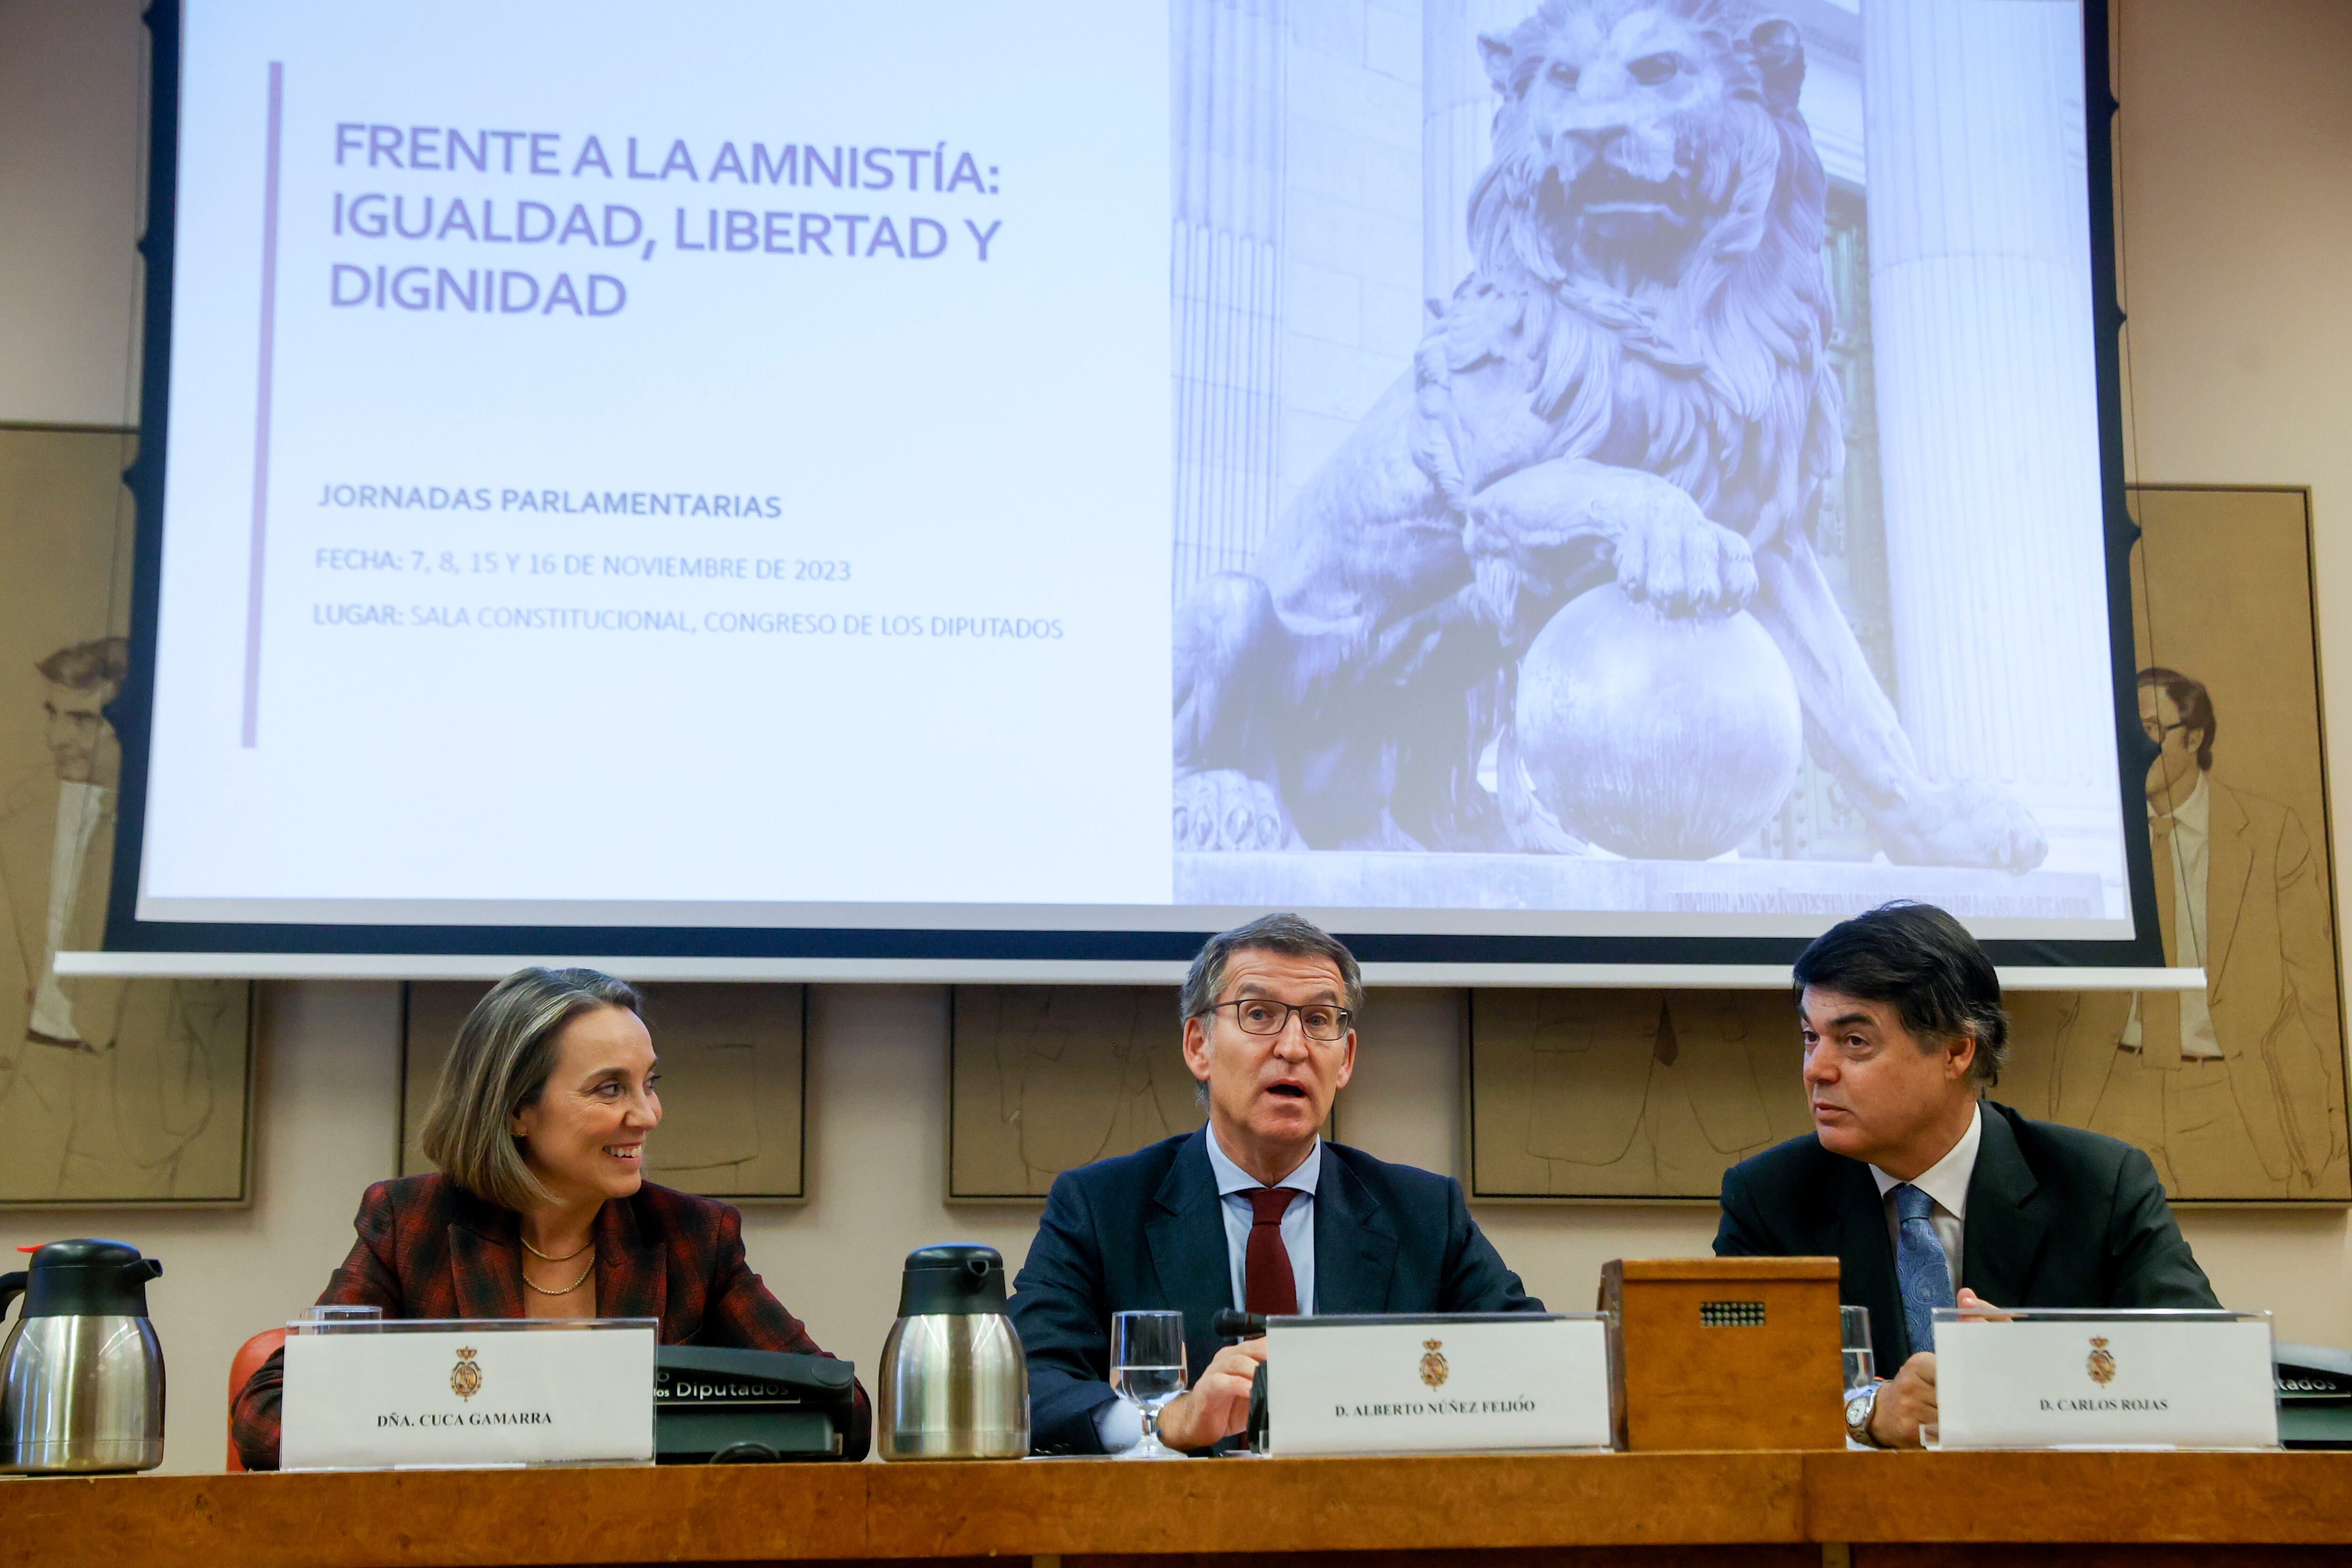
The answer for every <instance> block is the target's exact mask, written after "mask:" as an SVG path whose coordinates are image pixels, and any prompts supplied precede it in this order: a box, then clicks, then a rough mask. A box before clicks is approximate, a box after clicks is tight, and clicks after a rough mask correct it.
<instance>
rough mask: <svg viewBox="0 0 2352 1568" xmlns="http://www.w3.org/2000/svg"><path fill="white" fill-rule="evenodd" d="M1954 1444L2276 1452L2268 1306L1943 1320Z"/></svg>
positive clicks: (1942, 1401) (1945, 1436) (1948, 1422)
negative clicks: (2202, 1312) (2236, 1313)
mask: <svg viewBox="0 0 2352 1568" xmlns="http://www.w3.org/2000/svg"><path fill="white" fill-rule="evenodd" d="M1936 1416H1937V1445H1938V1446H1939V1447H1946V1448H2142V1447H2165V1448H2271V1447H2277V1446H2278V1404H2277V1399H2276V1394H2275V1392H2274V1389H2273V1378H2272V1372H2271V1324H2270V1319H2269V1316H2268V1315H2267V1314H2262V1315H2254V1314H2248V1315H2247V1316H2244V1317H2241V1318H2228V1317H2219V1316H2210V1315H2207V1316H2200V1317H2183V1316H2180V1315H2178V1314H2174V1313H2169V1312H2149V1313H2147V1314H2136V1313H2129V1312H2125V1313H2116V1314H2113V1315H2106V1314H2092V1313H2084V1314H2080V1315H2068V1316H2058V1315H2054V1314H2053V1315H2042V1314H2024V1315H2021V1317H2019V1318H2018V1319H2017V1320H2016V1321H2011V1322H1958V1321H1951V1322H1948V1321H1942V1320H1941V1319H1940V1318H1939V1319H1938V1321H1937V1324H1936Z"/></svg>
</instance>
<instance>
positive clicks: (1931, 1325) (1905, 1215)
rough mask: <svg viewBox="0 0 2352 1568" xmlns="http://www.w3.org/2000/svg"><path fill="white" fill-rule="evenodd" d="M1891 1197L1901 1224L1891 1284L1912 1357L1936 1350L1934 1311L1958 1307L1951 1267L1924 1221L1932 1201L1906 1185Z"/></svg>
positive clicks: (1932, 1208)
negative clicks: (1900, 1301) (1900, 1303)
mask: <svg viewBox="0 0 2352 1568" xmlns="http://www.w3.org/2000/svg"><path fill="white" fill-rule="evenodd" d="M1894 1193H1895V1217H1896V1218H1897V1219H1900V1220H1901V1221H1902V1222H1903V1223H1902V1224H1901V1225H1900V1226H1897V1227H1896V1229H1895V1288H1896V1289H1899V1290H1900V1291H1901V1292H1902V1293H1903V1327H1904V1329H1905V1330H1906V1331H1907V1332H1908V1334H1909V1335H1910V1339H1911V1349H1912V1351H1913V1352H1914V1353H1916V1352H1920V1351H1931V1350H1934V1349H1935V1348H1936V1319H1935V1316H1934V1313H1935V1310H1936V1309H1937V1308H1938V1307H1951V1306H1957V1305H1958V1300H1957V1299H1956V1298H1954V1296H1953V1295H1952V1266H1951V1265H1950V1263H1948V1261H1946V1259H1945V1258H1944V1244H1943V1243H1942V1242H1940V1241H1938V1240H1937V1239H1936V1227H1935V1226H1934V1225H1933V1224H1931V1223H1929V1221H1928V1218H1927V1216H1928V1215H1931V1214H1933V1213H1934V1212H1935V1210H1936V1200H1935V1199H1933V1198H1931V1197H1929V1196H1928V1195H1927V1194H1925V1193H1923V1192H1921V1191H1920V1190H1919V1189H1918V1188H1916V1187H1915V1186H1913V1185H1912V1184H1910V1183H1908V1182H1905V1183H1904V1184H1902V1185H1900V1186H1898V1187H1896V1188H1895V1189H1894Z"/></svg>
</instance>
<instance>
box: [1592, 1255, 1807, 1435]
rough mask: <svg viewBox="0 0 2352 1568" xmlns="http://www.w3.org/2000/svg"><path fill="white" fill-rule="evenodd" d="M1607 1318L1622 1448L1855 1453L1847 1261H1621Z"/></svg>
mask: <svg viewBox="0 0 2352 1568" xmlns="http://www.w3.org/2000/svg"><path fill="white" fill-rule="evenodd" d="M1601 1310H1602V1311H1604V1312H1610V1313H1613V1314H1615V1323H1614V1326H1613V1327H1612V1329H1611V1331H1610V1335H1611V1341H1612V1344H1611V1348H1612V1351H1613V1352H1614V1355H1613V1360H1612V1367H1611V1373H1610V1388H1609V1396H1610V1405H1611V1414H1612V1415H1613V1416H1614V1418H1615V1421H1616V1426H1617V1442H1618V1446H1619V1447H1622V1448H1626V1449H1629V1450H1633V1451H1641V1450H1644V1449H1652V1450H1654V1449H1662V1448H1843V1447H1845V1416H1844V1403H1845V1402H1844V1400H1843V1397H1842V1395H1843V1388H1842V1387H1841V1384H1843V1366H1844V1363H1843V1358H1842V1356H1841V1354H1840V1352H1839V1348H1838V1260H1837V1259H1836V1258H1622V1259H1619V1260H1617V1261H1615V1262H1611V1263H1606V1264H1603V1265H1602V1266H1601Z"/></svg>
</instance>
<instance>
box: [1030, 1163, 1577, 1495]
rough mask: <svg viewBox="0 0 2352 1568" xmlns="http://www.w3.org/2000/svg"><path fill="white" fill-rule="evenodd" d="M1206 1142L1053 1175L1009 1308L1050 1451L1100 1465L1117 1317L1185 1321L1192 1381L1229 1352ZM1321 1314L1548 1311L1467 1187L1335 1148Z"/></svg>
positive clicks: (1323, 1206)
mask: <svg viewBox="0 0 2352 1568" xmlns="http://www.w3.org/2000/svg"><path fill="white" fill-rule="evenodd" d="M1208 1138H1209V1133H1208V1129H1206V1128H1205V1127H1204V1128H1202V1130H1201V1131H1197V1132H1192V1133H1188V1134H1186V1135H1184V1136H1182V1137H1178V1138H1170V1139H1167V1140H1165V1141H1163V1142H1158V1143H1154V1144H1152V1145H1151V1146H1150V1148H1148V1149H1139V1150H1138V1151H1136V1152H1134V1153H1132V1154H1128V1155H1123V1156H1121V1157H1120V1158H1118V1159H1116V1160H1098V1161H1097V1162H1096V1163H1093V1164H1091V1165H1081V1166H1079V1167H1078V1168H1077V1169H1076V1170H1075V1171H1065V1172H1064V1173H1062V1174H1061V1175H1059V1176H1057V1177H1056V1178H1055V1181H1054V1186H1053V1190H1052V1191H1051V1192H1049V1193H1048V1194H1046V1196H1045V1218H1044V1219H1043V1220H1041V1221H1040V1222H1039V1223H1038V1226H1037V1239H1036V1240H1034V1241H1033V1242H1031V1243H1030V1244H1029V1258H1028V1261H1027V1262H1025V1263H1024V1264H1023V1265H1022V1268H1021V1273H1020V1277H1019V1278H1018V1279H1015V1280H1014V1282H1013V1302H1012V1312H1013V1327H1014V1329H1016V1330H1017V1331H1019V1332H1020V1335H1021V1344H1022V1348H1023V1349H1024V1350H1025V1351H1027V1352H1028V1355H1029V1432H1030V1441H1031V1442H1032V1444H1033V1445H1034V1447H1036V1449H1037V1451H1038V1452H1040V1453H1054V1454H1098V1453H1100V1452H1102V1442H1101V1440H1100V1439H1099V1438H1098V1437H1097V1436H1096V1435H1095V1412H1096V1411H1097V1410H1099V1409H1100V1408H1101V1407H1102V1406H1103V1405H1108V1404H1109V1403H1110V1402H1111V1401H1112V1400H1113V1399H1115V1398H1117V1397H1118V1395H1116V1394H1113V1393H1112V1392H1111V1388H1110V1384H1109V1383H1108V1381H1107V1380H1108V1377H1109V1376H1110V1315H1111V1314H1112V1313H1113V1312H1129V1311H1152V1310H1159V1311H1166V1310H1179V1311H1181V1312H1182V1313H1183V1314H1184V1364H1185V1370H1186V1372H1187V1373H1189V1375H1190V1376H1191V1377H1192V1378H1193V1379H1198V1378H1199V1377H1200V1375H1201V1373H1202V1371H1204V1370H1205V1369H1206V1368H1207V1366H1208V1364H1209V1362H1210V1360H1211V1358H1213V1356H1215V1354H1216V1353H1217V1351H1218V1350H1219V1348H1221V1346H1222V1345H1223V1341H1221V1340H1219V1339H1218V1338H1217V1336H1216V1334H1215V1333H1214V1331H1213V1330H1212V1327H1211V1324H1212V1322H1213V1320H1214V1319H1215V1317H1216V1315H1217V1313H1219V1312H1220V1311H1223V1310H1226V1309H1227V1308H1230V1307H1232V1306H1234V1299H1233V1296H1234V1287H1233V1269H1232V1264H1231V1261H1230V1259H1229V1258H1228V1255H1227V1253H1226V1250H1225V1221H1224V1215H1223V1207H1222V1205H1221V1202H1220V1200H1219V1198H1218V1196H1217V1179H1216V1175H1215V1173H1214V1172H1213V1171H1212V1170H1211V1169H1210V1166H1209V1150H1208ZM1315 1310H1316V1311H1317V1312H1318V1313H1319V1314H1331V1313H1363V1312H1540V1311H1542V1310H1543V1303H1542V1302H1540V1301H1538V1300H1534V1299H1532V1298H1531V1297H1529V1296H1528V1294H1527V1292H1526V1291H1525V1290H1524V1289H1521V1288H1520V1286H1519V1277H1518V1276H1517V1275H1516V1274H1514V1273H1512V1272H1511V1271H1510V1270H1509V1269H1508V1268H1505V1267H1504V1266H1503V1260H1502V1258H1500V1257H1498V1256H1497V1255H1496V1251H1495V1248H1494V1246H1493V1244H1491V1243H1490V1242H1488V1241H1487V1239H1486V1237H1485V1236H1484V1235H1482V1234H1481V1233H1480V1232H1479V1229H1478V1226H1476V1225H1475V1223H1474V1222H1473V1221H1472V1220H1471V1218H1470V1210H1469V1208H1468V1207H1467V1206H1466V1205H1465V1204H1464V1203H1463V1201H1462V1184H1460V1183H1459V1182H1456V1181H1455V1180H1454V1179H1453V1178H1452V1177H1451V1176H1440V1175H1436V1174H1434V1173H1431V1172H1428V1171H1421V1170H1415V1169H1414V1168H1413V1167H1412V1166H1411V1165H1391V1164H1389V1163H1386V1162H1384V1161H1381V1160H1375V1159H1373V1158H1372V1157H1371V1156H1370V1154H1367V1153H1365V1152H1363V1151H1361V1150H1360V1149H1349V1148H1347V1147H1345V1146H1343V1145H1341V1144H1338V1143H1328V1142H1327V1143H1325V1144H1324V1145H1323V1174H1322V1180H1321V1182H1320V1184H1318V1188H1317V1191H1316V1194H1315Z"/></svg>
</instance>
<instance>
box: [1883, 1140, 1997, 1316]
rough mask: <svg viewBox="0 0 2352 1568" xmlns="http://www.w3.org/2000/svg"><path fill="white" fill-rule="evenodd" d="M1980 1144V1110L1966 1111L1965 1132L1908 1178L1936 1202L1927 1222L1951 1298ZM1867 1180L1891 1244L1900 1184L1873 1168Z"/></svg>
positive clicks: (1900, 1224) (1896, 1223) (1897, 1223)
mask: <svg viewBox="0 0 2352 1568" xmlns="http://www.w3.org/2000/svg"><path fill="white" fill-rule="evenodd" d="M1982 1142H1984V1107H1983V1106H1981V1105H1979V1106H1978V1107H1977V1108H1976V1109H1975V1110H1971V1111H1969V1130H1968V1131H1966V1132H1963V1133H1961V1134H1960V1141H1959V1142H1957V1143H1955V1144H1953V1145H1952V1147H1951V1149H1950V1151H1949V1152H1947V1153H1946V1154H1945V1155H1944V1157H1943V1158H1942V1159H1940V1160H1938V1161H1937V1162H1936V1163H1934V1164H1932V1165H1930V1166H1928V1167H1927V1170H1925V1171H1924V1172H1922V1173H1920V1174H1918V1175H1917V1176H1916V1177H1914V1178H1912V1182H1911V1184H1912V1185H1913V1186H1915V1187H1916V1188H1918V1189H1919V1190H1920V1191H1921V1192H1923V1193H1925V1194H1927V1195H1928V1196H1929V1197H1931V1198H1933V1199H1935V1200H1936V1207H1935V1211H1934V1212H1933V1213H1931V1214H1930V1215H1928V1216H1927V1223H1928V1224H1929V1225H1932V1226H1935V1227H1936V1240H1937V1243H1938V1244H1940V1245H1941V1246H1942V1247H1943V1249H1944V1266H1945V1267H1946V1268H1948V1269H1950V1270H1951V1274H1952V1295H1953V1296H1954V1298H1955V1299H1957V1298H1958V1295H1959V1293H1960V1259H1961V1258H1963V1257H1965V1256H1967V1255H1966V1254H1965V1253H1963V1252H1962V1251H1961V1249H1960V1243H1961V1241H1962V1240H1963V1239H1964V1237H1963V1234H1962V1227H1963V1226H1966V1225H1967V1223H1968V1217H1969V1178H1971V1177H1972V1176H1974V1175H1975V1174H1976V1173H1977V1148H1978V1145H1979V1144H1980V1143H1982ZM1870 1176H1871V1180H1873V1181H1874V1182H1876V1183H1877V1184H1878V1201H1879V1204H1880V1205H1881V1206H1882V1207H1884V1208H1885V1210H1886V1237H1887V1239H1888V1240H1889V1241H1893V1240H1895V1237H1896V1234H1897V1233H1898V1232H1899V1231H1901V1230H1902V1228H1903V1221H1902V1219H1901V1217H1900V1216H1899V1215H1896V1214H1895V1199H1894V1197H1893V1196H1892V1194H1893V1193H1894V1191H1895V1188H1897V1187H1899V1186H1901V1185H1902V1184H1903V1178H1902V1177H1900V1176H1890V1175H1888V1174H1887V1173H1885V1172H1884V1171H1882V1170H1880V1169H1879V1168H1878V1167H1877V1166H1875V1165H1873V1166H1872V1167H1871V1168H1870Z"/></svg>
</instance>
